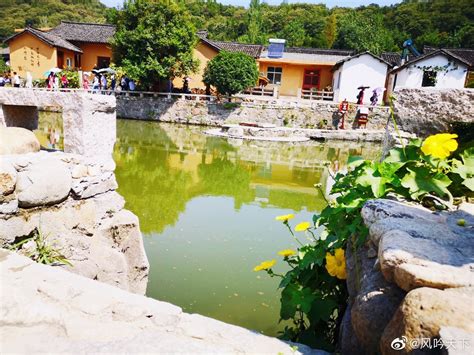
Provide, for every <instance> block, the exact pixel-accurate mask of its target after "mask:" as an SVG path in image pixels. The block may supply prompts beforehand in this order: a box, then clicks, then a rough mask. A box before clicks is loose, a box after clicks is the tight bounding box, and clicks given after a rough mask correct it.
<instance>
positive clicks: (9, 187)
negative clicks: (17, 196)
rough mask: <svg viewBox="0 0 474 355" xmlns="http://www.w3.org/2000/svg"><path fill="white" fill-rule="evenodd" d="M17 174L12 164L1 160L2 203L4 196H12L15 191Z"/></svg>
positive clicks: (0, 195) (0, 193)
mask: <svg viewBox="0 0 474 355" xmlns="http://www.w3.org/2000/svg"><path fill="white" fill-rule="evenodd" d="M16 178H17V173H16V169H15V168H14V167H13V165H12V164H10V163H8V162H6V161H4V160H3V159H2V160H0V202H1V198H2V196H6V195H9V194H11V193H12V192H13V191H14V190H15V185H16Z"/></svg>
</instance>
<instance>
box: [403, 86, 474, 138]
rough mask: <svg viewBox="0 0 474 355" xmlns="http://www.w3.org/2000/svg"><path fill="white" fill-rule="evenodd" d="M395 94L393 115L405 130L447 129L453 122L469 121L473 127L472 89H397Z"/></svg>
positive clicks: (427, 132) (420, 132) (430, 131)
mask: <svg viewBox="0 0 474 355" xmlns="http://www.w3.org/2000/svg"><path fill="white" fill-rule="evenodd" d="M394 96H395V98H396V100H395V101H394V111H395V117H396V120H397V122H398V124H399V126H400V129H402V130H404V131H406V132H411V133H416V134H417V135H419V136H427V135H430V134H433V133H438V132H448V131H450V128H451V124H452V123H454V122H471V123H472V124H473V129H474V89H436V88H422V89H408V88H400V89H397V90H396V91H395V92H394Z"/></svg>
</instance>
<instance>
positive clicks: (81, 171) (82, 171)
mask: <svg viewBox="0 0 474 355" xmlns="http://www.w3.org/2000/svg"><path fill="white" fill-rule="evenodd" d="M87 170H88V169H87V166H85V165H82V164H79V165H75V166H74V167H73V168H72V171H71V177H72V178H73V179H79V178H82V177H84V176H87Z"/></svg>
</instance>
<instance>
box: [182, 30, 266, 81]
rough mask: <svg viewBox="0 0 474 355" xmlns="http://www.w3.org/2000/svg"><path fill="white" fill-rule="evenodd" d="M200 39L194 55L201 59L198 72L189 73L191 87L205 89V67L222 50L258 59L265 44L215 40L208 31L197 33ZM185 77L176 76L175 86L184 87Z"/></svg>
mask: <svg viewBox="0 0 474 355" xmlns="http://www.w3.org/2000/svg"><path fill="white" fill-rule="evenodd" d="M197 35H198V38H199V41H198V43H197V45H196V47H195V48H194V52H193V56H194V58H195V59H198V60H199V67H198V70H197V71H196V73H192V74H190V75H188V80H189V87H190V88H193V89H201V90H204V89H205V88H206V85H205V84H204V83H203V81H202V79H203V75H204V69H205V68H206V66H207V63H208V62H209V61H210V60H211V59H212V58H214V57H215V56H216V55H217V54H218V53H219V52H220V51H221V50H226V51H230V52H242V53H246V54H248V55H250V56H251V57H253V58H255V59H257V58H258V57H259V56H260V53H261V52H262V48H263V46H261V45H258V44H244V43H237V42H222V41H213V40H211V39H209V38H207V31H199V32H198V33H197ZM183 79H184V78H175V79H174V80H173V86H175V87H182V86H183Z"/></svg>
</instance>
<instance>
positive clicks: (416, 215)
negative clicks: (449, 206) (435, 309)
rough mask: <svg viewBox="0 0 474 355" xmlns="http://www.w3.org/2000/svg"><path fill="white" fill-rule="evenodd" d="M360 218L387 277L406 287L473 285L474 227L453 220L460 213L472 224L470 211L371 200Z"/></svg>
mask: <svg viewBox="0 0 474 355" xmlns="http://www.w3.org/2000/svg"><path fill="white" fill-rule="evenodd" d="M465 208H468V207H467V206H466V207H465ZM362 217H363V218H364V221H365V224H366V225H367V226H368V227H369V233H370V239H371V241H372V242H373V243H374V244H375V245H376V246H378V257H379V261H380V267H381V271H382V273H383V275H384V277H385V279H386V280H387V281H389V282H395V283H396V284H397V285H398V286H399V287H400V288H402V289H404V290H406V291H410V290H412V289H414V288H417V287H423V286H428V287H435V288H440V289H444V288H447V287H463V286H472V285H474V271H473V265H474V230H472V229H471V228H463V227H461V226H458V225H456V223H455V221H456V220H457V219H458V218H460V217H463V218H465V219H466V223H467V224H468V225H469V224H470V225H474V216H473V215H472V214H469V213H467V212H463V211H457V212H439V213H433V212H431V211H429V210H427V209H425V208H421V207H415V206H411V205H407V204H404V203H400V202H396V201H392V200H373V201H369V202H367V203H366V205H365V206H364V208H363V209H362Z"/></svg>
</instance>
